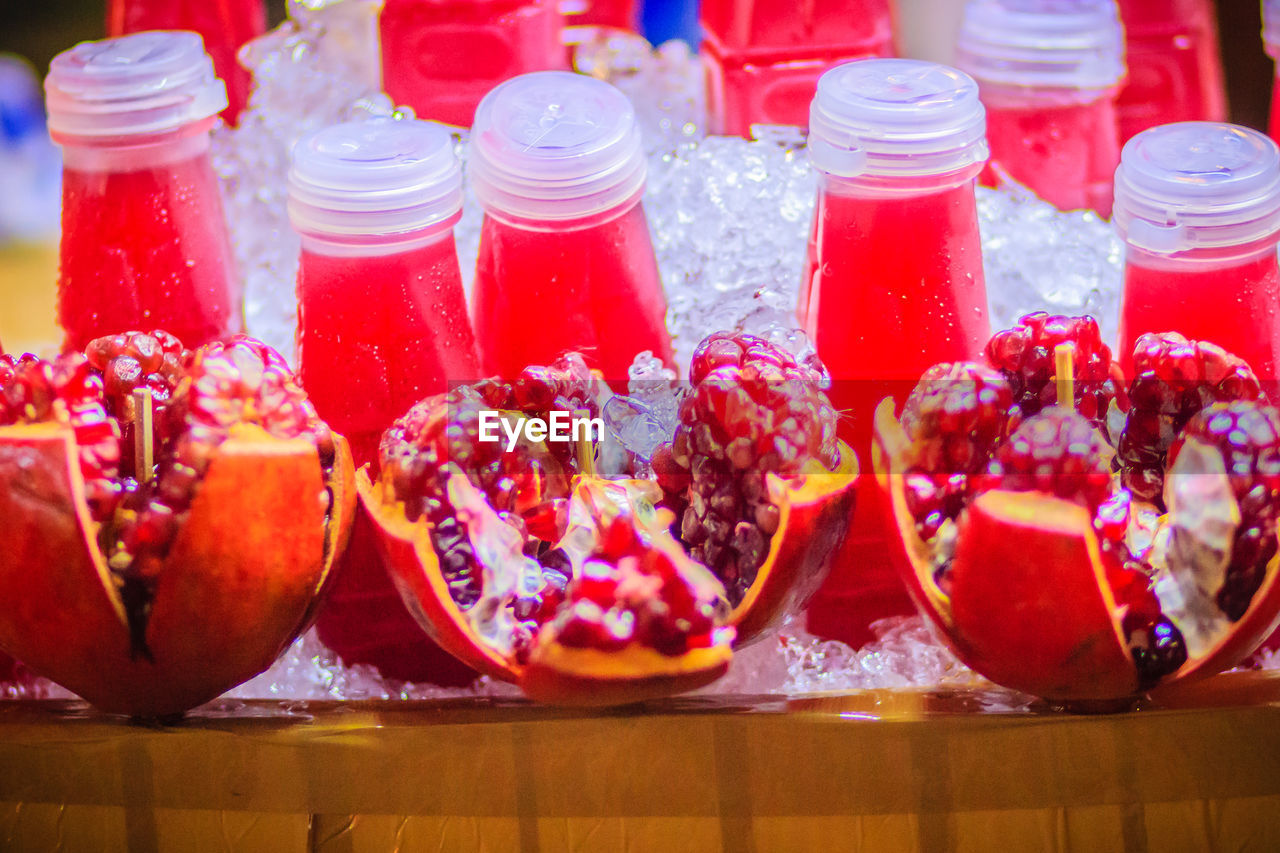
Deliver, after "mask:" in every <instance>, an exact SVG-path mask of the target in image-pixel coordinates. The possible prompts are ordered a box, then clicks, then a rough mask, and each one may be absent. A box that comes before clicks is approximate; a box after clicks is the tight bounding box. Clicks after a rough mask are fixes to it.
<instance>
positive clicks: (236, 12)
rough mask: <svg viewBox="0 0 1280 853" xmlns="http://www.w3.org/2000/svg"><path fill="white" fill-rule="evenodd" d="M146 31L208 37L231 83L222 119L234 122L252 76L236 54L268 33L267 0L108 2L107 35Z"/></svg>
mask: <svg viewBox="0 0 1280 853" xmlns="http://www.w3.org/2000/svg"><path fill="white" fill-rule="evenodd" d="M145 30H192V31H193V32H197V33H199V34H200V36H201V37H202V38H203V39H204V47H205V50H207V51H208V52H209V56H211V57H213V67H214V69H215V70H216V71H217V72H218V76H219V77H221V78H222V79H223V80H224V81H226V84H227V100H228V102H229V103H228V105H227V108H226V109H225V110H223V111H222V117H223V119H225V120H226V121H227V122H228V123H229V124H235V123H236V117H237V116H239V115H240V110H241V109H243V108H244V105H245V103H247V102H248V100H249V88H250V86H251V84H252V80H253V76H252V75H251V74H250V73H249V72H248V70H247V69H245V68H244V67H243V66H242V65H240V63H239V62H237V61H236V52H237V51H238V50H240V46H241V45H243V44H244V43H245V42H247V41H249V39H252V38H256V37H257V36H260V35H262V34H263V33H264V32H266V30H267V9H266V4H264V3H263V0H218V2H216V3H210V2H208V0H109V2H108V3H107V35H111V36H122V35H126V34H128V33H138V32H143V31H145Z"/></svg>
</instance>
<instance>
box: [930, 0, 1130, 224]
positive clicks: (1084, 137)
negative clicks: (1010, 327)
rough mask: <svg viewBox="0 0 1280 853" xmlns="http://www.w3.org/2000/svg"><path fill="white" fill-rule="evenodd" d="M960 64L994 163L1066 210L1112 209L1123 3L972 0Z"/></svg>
mask: <svg viewBox="0 0 1280 853" xmlns="http://www.w3.org/2000/svg"><path fill="white" fill-rule="evenodd" d="M955 64H956V67H957V68H959V69H961V70H962V71H965V72H967V73H968V74H969V75H970V76H972V77H973V78H974V79H975V80H977V81H978V88H979V91H980V93H981V96H982V102H983V104H985V105H986V108H987V142H988V143H989V144H990V146H991V165H992V166H993V167H997V168H998V169H1000V170H1003V171H1004V172H1005V173H1007V174H1008V175H1009V176H1010V177H1012V178H1013V179H1014V180H1016V181H1018V182H1019V183H1022V184H1025V185H1027V186H1028V187H1030V188H1031V189H1032V190H1033V191H1035V193H1036V194H1037V195H1039V196H1040V197H1041V198H1043V199H1045V200H1046V201H1048V202H1050V203H1051V204H1053V205H1055V206H1056V207H1058V208H1060V209H1062V210H1079V209H1081V208H1093V209H1094V210H1096V211H1097V212H1098V213H1099V214H1100V215H1101V216H1104V217H1108V216H1110V215H1111V181H1112V178H1113V177H1114V176H1115V171H1116V166H1117V165H1119V163H1120V139H1119V128H1118V125H1117V123H1116V110H1115V98H1116V93H1117V92H1118V91H1119V88H1120V84H1121V82H1122V80H1123V79H1124V74H1125V64H1124V32H1123V28H1122V27H1121V25H1120V17H1119V12H1118V10H1117V9H1116V3H1115V0H974V1H973V2H971V3H969V5H968V6H967V7H966V8H965V15H964V20H963V23H962V25H961V28H960V36H959V39H958V40H957V44H956V60H955ZM995 171H996V169H995V168H993V169H989V170H988V173H994V172H995ZM991 177H992V178H993V180H988V176H987V175H985V174H984V176H983V183H987V184H991V185H994V184H995V183H997V182H998V181H997V180H994V174H991Z"/></svg>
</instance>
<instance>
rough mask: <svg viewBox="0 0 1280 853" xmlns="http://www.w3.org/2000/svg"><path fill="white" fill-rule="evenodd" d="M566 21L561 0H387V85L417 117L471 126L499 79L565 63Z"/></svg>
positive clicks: (384, 38) (383, 18)
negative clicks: (562, 37) (478, 107)
mask: <svg viewBox="0 0 1280 853" xmlns="http://www.w3.org/2000/svg"><path fill="white" fill-rule="evenodd" d="M562 26H563V18H562V16H561V14H560V10H559V7H558V5H557V3H556V0H386V3H385V4H384V5H383V7H382V15H381V18H380V19H379V30H380V32H381V38H382V81H383V88H385V89H386V91H387V94H388V95H390V96H391V98H392V99H393V100H394V101H395V102H396V103H397V104H408V105H409V106H411V107H413V109H414V111H415V112H416V113H417V114H418V116H419V117H420V118H424V119H434V120H436V121H443V122H446V123H448V124H456V125H460V126H462V127H469V126H470V125H471V121H472V118H473V116H474V115H475V110H476V105H477V104H478V103H480V99H481V98H483V97H484V96H485V93H486V92H488V91H489V90H490V89H492V88H493V87H494V86H496V85H497V84H498V83H501V82H502V81H503V80H506V79H508V78H510V77H514V76H516V75H517V74H524V73H526V72H530V71H543V70H547V69H558V68H564V67H566V65H567V62H568V54H567V53H566V51H565V48H564V45H563V44H562V43H561V40H560V31H561V28H562Z"/></svg>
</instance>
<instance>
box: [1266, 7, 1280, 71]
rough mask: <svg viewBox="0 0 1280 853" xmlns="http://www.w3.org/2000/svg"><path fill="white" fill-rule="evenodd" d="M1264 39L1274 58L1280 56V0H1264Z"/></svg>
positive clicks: (1269, 52)
mask: <svg viewBox="0 0 1280 853" xmlns="http://www.w3.org/2000/svg"><path fill="white" fill-rule="evenodd" d="M1262 41H1263V43H1264V44H1265V45H1266V48H1267V53H1268V54H1269V55H1270V56H1271V57H1272V58H1275V57H1277V56H1280V0H1262Z"/></svg>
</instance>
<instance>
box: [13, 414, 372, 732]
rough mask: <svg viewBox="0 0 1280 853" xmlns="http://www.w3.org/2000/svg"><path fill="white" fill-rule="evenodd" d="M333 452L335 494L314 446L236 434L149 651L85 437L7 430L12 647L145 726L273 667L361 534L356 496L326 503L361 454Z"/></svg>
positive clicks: (169, 580)
mask: <svg viewBox="0 0 1280 853" xmlns="http://www.w3.org/2000/svg"><path fill="white" fill-rule="evenodd" d="M335 443H336V445H337V455H336V460H335V465H334V467H333V470H332V473H331V475H330V477H329V483H327V484H326V482H325V480H324V477H323V475H322V471H321V466H320V464H319V458H318V455H317V450H316V447H315V445H313V444H312V443H310V442H308V441H305V440H302V439H278V438H273V437H270V436H269V435H268V434H267V433H266V432H264V431H263V430H261V429H260V428H258V427H255V426H250V425H244V424H241V425H237V426H236V427H234V428H233V429H232V431H231V434H230V435H229V436H228V437H227V439H226V440H225V441H223V442H222V444H221V445H220V446H219V448H218V451H217V453H216V455H215V456H214V457H213V458H212V460H211V461H210V463H209V468H208V470H207V473H206V474H205V476H204V478H203V480H202V483H201V487H200V489H199V491H198V492H197V493H196V495H195V497H194V498H193V500H192V503H191V506H190V509H189V510H188V514H187V515H186V520H185V522H184V523H183V525H182V527H181V529H180V530H179V531H178V533H177V536H176V538H175V540H174V543H173V546H172V549H171V550H170V552H169V554H168V555H167V556H166V558H165V560H164V567H163V570H162V571H161V572H160V573H159V574H158V576H157V579H156V585H155V588H154V594H153V596H152V598H151V601H150V608H149V615H148V617H147V619H146V624H145V652H146V653H145V654H139V650H138V648H137V646H136V642H135V638H134V637H132V636H131V625H130V620H129V619H128V616H127V610H126V607H125V603H124V601H123V599H122V596H121V592H120V586H119V582H118V579H117V577H116V576H115V575H114V574H113V573H112V572H111V570H110V569H109V568H108V565H107V559H106V556H105V555H104V554H103V552H102V550H101V548H100V547H99V545H98V543H97V540H96V535H95V529H96V528H95V523H94V522H93V520H92V518H91V517H90V514H89V509H88V504H87V502H86V500H85V487H84V480H83V477H82V474H81V472H80V469H79V465H78V463H77V449H76V444H75V441H74V435H73V433H72V431H71V430H70V429H69V428H68V427H66V426H64V425H61V424H57V423H52V422H46V423H37V424H20V425H15V426H9V427H4V428H0V479H2V480H4V481H5V482H6V483H7V484H8V485H9V487H8V488H6V489H4V490H0V536H2V537H3V538H4V539H5V541H6V542H9V543H12V547H10V548H7V549H5V551H4V553H3V554H0V597H2V598H3V599H4V600H5V601H8V602H11V603H12V606H11V607H8V608H6V609H4V610H3V611H0V646H3V647H4V648H5V649H6V650H8V651H10V652H12V653H13V654H14V655H15V656H16V657H18V658H19V659H21V660H23V661H25V662H26V663H27V664H28V666H30V667H31V668H32V669H33V670H35V671H37V672H39V673H41V674H44V675H46V676H47V677H49V678H51V679H53V680H54V681H57V682H58V683H60V684H62V685H64V686H66V687H67V688H68V689H70V690H72V691H74V692H75V693H77V694H79V695H81V696H83V697H84V698H85V699H87V700H88V701H89V702H91V703H93V704H94V705H96V706H97V707H99V708H101V709H103V710H105V711H108V712H118V713H128V714H133V715H141V716H165V715H170V714H175V713H180V712H182V711H185V710H187V709H188V708H191V707H194V706H196V705H199V704H201V703H203V702H205V701H208V700H210V699H213V698H215V697H216V696H218V695H219V694H221V693H223V692H224V691H226V690H227V689H229V688H231V687H233V686H235V685H236V684H238V683H240V682H242V681H244V680H245V679H248V678H250V677H252V676H254V675H256V674H257V673H259V672H261V671H262V670H264V669H266V668H267V667H268V666H269V665H270V664H271V662H272V661H273V660H274V659H275V658H276V656H277V655H278V654H279V653H280V651H281V650H282V649H283V648H284V647H285V645H287V644H288V643H289V642H291V641H292V639H293V637H294V636H295V635H296V632H297V630H298V628H299V626H300V625H302V622H303V619H304V617H305V614H306V612H307V610H308V608H309V607H310V606H311V605H312V603H313V601H314V598H315V596H316V594H317V591H318V590H319V587H320V585H321V582H322V580H323V578H324V576H325V574H326V572H327V571H328V569H329V567H330V566H331V565H332V562H333V560H334V558H335V557H336V554H337V547H338V546H339V545H340V544H341V540H342V538H343V537H344V536H345V530H344V529H343V528H344V527H346V526H349V518H350V500H349V499H347V500H345V501H344V502H342V503H339V502H338V501H335V502H334V506H335V508H334V509H333V510H331V508H330V506H329V502H328V501H327V500H326V498H325V496H324V495H325V491H326V488H329V489H330V490H331V491H332V492H333V493H334V494H335V495H337V494H341V492H342V490H343V489H344V488H346V489H347V491H349V487H346V486H345V485H344V483H345V482H347V481H349V479H350V477H351V476H352V469H351V464H350V456H349V454H348V453H346V452H345V446H344V442H343V441H342V440H341V439H340V438H338V437H336V436H335ZM246 519H248V520H249V521H248V523H246ZM229 531H234V532H235V535H234V536H231V535H229ZM326 541H328V542H330V543H331V546H330V547H329V548H328V549H327V553H326ZM33 567H34V568H36V569H38V570H34V571H33Z"/></svg>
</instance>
